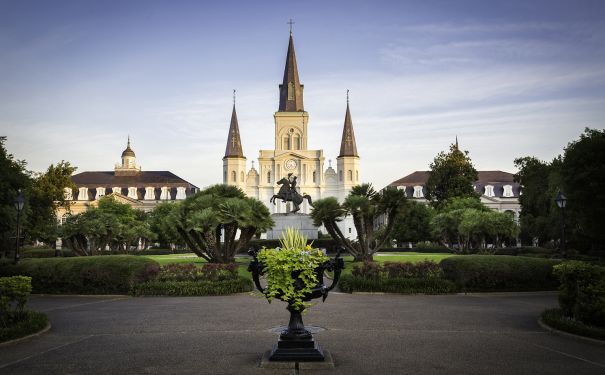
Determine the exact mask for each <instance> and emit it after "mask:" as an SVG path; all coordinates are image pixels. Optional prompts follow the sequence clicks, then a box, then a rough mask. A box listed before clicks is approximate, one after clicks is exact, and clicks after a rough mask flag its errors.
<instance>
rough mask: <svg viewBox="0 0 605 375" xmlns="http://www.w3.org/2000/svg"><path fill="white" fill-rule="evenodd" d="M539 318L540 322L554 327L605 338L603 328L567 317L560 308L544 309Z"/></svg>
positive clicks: (591, 336) (581, 334)
mask: <svg viewBox="0 0 605 375" xmlns="http://www.w3.org/2000/svg"><path fill="white" fill-rule="evenodd" d="M541 318H542V322H544V323H545V324H546V325H548V326H550V327H552V328H554V329H558V330H560V331H565V332H569V333H573V334H576V335H580V336H586V337H590V338H593V339H597V340H605V329H603V328H599V327H591V326H588V325H586V324H584V323H582V322H580V321H577V320H575V319H573V318H570V317H567V316H565V315H564V314H563V310H561V309H548V310H545V311H544V312H543V313H542V315H541Z"/></svg>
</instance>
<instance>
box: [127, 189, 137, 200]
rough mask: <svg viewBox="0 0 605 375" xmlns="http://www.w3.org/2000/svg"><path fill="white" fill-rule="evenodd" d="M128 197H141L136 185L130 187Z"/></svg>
mask: <svg viewBox="0 0 605 375" xmlns="http://www.w3.org/2000/svg"><path fill="white" fill-rule="evenodd" d="M128 198H132V199H138V198H139V197H138V196H137V188H136V187H129V188H128Z"/></svg>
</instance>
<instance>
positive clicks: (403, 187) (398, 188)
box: [397, 185, 408, 197]
mask: <svg viewBox="0 0 605 375" xmlns="http://www.w3.org/2000/svg"><path fill="white" fill-rule="evenodd" d="M397 190H403V195H405V196H406V197H407V196H408V195H407V193H406V192H405V186H403V185H400V186H397Z"/></svg>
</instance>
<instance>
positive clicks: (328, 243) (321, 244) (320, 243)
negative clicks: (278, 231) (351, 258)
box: [242, 238, 340, 253]
mask: <svg viewBox="0 0 605 375" xmlns="http://www.w3.org/2000/svg"><path fill="white" fill-rule="evenodd" d="M307 243H313V247H314V248H319V249H326V251H327V252H328V253H335V252H336V250H337V247H338V246H340V244H339V243H338V242H337V241H335V240H333V239H331V238H318V239H316V240H307ZM280 246H281V244H280V242H279V240H258V239H253V240H251V241H250V242H248V247H247V248H246V249H243V250H242V253H246V252H247V251H248V249H249V248H250V247H254V248H255V249H257V250H260V249H262V248H263V247H266V248H268V249H272V248H276V247H280Z"/></svg>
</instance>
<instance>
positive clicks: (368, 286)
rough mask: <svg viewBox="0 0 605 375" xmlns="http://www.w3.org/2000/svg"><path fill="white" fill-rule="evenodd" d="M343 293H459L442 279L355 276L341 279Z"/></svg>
mask: <svg viewBox="0 0 605 375" xmlns="http://www.w3.org/2000/svg"><path fill="white" fill-rule="evenodd" d="M338 285H339V288H340V290H342V291H343V292H347V293H352V292H386V293H405V294H416V293H423V294H444V293H455V292H457V288H456V285H455V284H454V283H453V282H451V281H449V280H445V279H442V278H437V277H433V278H406V277H396V278H365V277H358V276H353V275H343V276H341V277H340V281H339V284H338Z"/></svg>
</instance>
